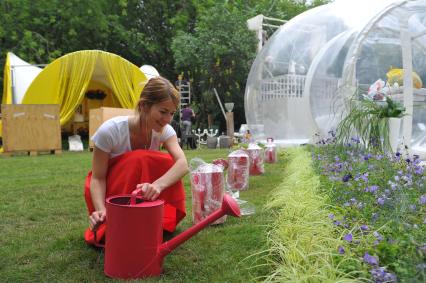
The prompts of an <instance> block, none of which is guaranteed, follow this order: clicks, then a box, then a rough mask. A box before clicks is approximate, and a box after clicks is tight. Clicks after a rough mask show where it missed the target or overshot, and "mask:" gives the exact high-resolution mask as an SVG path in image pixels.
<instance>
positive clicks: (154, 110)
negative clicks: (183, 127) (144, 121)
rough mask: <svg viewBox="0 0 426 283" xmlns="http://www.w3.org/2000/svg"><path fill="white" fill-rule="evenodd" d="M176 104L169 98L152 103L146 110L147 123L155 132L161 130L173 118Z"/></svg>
mask: <svg viewBox="0 0 426 283" xmlns="http://www.w3.org/2000/svg"><path fill="white" fill-rule="evenodd" d="M175 112H176V106H175V104H174V103H173V101H172V100H171V99H169V100H166V101H163V102H160V103H157V104H154V105H152V106H151V108H150V109H149V110H148V125H149V126H150V128H152V129H154V131H156V132H161V130H162V128H163V127H164V126H166V125H167V124H170V122H171V121H172V119H173V115H174V114H175Z"/></svg>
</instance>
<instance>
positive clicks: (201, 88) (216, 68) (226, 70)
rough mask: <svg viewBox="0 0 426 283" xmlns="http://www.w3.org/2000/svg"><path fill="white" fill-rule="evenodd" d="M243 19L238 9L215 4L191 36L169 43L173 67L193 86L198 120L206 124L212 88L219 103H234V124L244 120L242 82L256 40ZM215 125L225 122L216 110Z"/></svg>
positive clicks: (253, 51) (200, 19)
mask: <svg viewBox="0 0 426 283" xmlns="http://www.w3.org/2000/svg"><path fill="white" fill-rule="evenodd" d="M246 19H247V16H246V15H245V14H244V13H243V12H241V11H239V10H238V9H236V8H235V9H234V8H231V9H228V8H227V7H226V6H224V5H223V3H217V4H215V5H214V6H213V7H212V8H209V9H208V10H206V11H205V12H203V14H202V15H201V16H200V18H199V19H198V20H197V23H196V25H195V31H194V33H192V34H190V33H186V32H180V33H179V34H178V35H177V36H176V37H175V38H174V39H173V43H172V50H173V53H174V58H175V67H176V69H177V70H178V72H179V73H181V72H182V73H184V74H185V76H186V77H187V79H189V80H190V81H192V82H193V89H194V90H195V97H194V100H195V101H196V103H198V104H199V107H200V108H201V110H202V111H199V115H198V119H201V121H205V122H204V125H205V123H206V122H207V114H208V112H211V108H212V107H213V106H214V105H211V103H214V104H215V105H216V103H215V101H216V100H215V98H213V99H211V97H208V96H212V95H214V94H213V92H212V90H213V88H216V90H217V91H218V93H219V94H220V97H221V100H222V102H231V101H232V102H234V103H235V108H234V109H235V113H236V115H235V120H236V121H237V123H239V124H240V123H241V122H242V121H243V120H244V115H243V113H244V89H245V80H246V78H247V74H248V71H249V69H250V66H251V63H252V61H253V59H254V57H255V50H256V38H255V36H254V34H253V33H252V32H250V31H249V30H248V29H247V27H246ZM215 109H216V110H215V111H214V113H212V114H215V122H216V123H217V124H220V126H221V129H222V130H223V129H224V126H225V121H224V119H223V117H222V114H221V112H220V108H219V106H216V108H215Z"/></svg>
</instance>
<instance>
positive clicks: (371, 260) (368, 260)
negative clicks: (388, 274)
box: [363, 252, 379, 265]
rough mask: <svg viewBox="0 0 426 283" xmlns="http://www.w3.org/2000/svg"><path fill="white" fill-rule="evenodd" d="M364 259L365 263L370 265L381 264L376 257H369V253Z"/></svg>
mask: <svg viewBox="0 0 426 283" xmlns="http://www.w3.org/2000/svg"><path fill="white" fill-rule="evenodd" d="M363 259H364V262H365V263H368V264H370V265H377V264H379V260H378V259H377V258H376V257H374V256H372V255H369V254H368V252H365V254H364V258H363Z"/></svg>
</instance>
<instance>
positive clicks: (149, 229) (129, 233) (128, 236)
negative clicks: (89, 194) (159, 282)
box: [104, 189, 240, 279]
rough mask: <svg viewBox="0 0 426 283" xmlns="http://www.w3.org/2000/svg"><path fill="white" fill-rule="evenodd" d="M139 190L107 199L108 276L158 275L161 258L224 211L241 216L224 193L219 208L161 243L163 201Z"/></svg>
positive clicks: (235, 205)
mask: <svg viewBox="0 0 426 283" xmlns="http://www.w3.org/2000/svg"><path fill="white" fill-rule="evenodd" d="M141 193H142V190H141V189H137V190H134V191H133V192H132V194H131V195H116V196H112V197H109V198H107V200H106V214H107V219H108V225H107V231H106V245H105V265H104V272H105V274H106V275H107V276H109V277H113V278H121V279H135V278H143V277H149V276H159V275H160V274H161V272H162V270H163V268H162V265H163V258H164V257H165V256H166V255H168V254H169V253H170V252H171V251H173V250H174V249H175V248H176V247H177V246H179V245H180V244H182V243H184V242H185V241H186V240H188V239H189V238H190V237H192V236H194V235H195V234H196V233H198V232H199V231H200V230H201V229H203V228H204V227H206V226H207V225H209V224H210V223H212V222H214V221H215V220H217V219H219V218H220V217H222V216H224V215H225V214H228V215H232V216H236V217H239V216H240V208H239V206H238V204H237V203H236V202H235V200H234V199H233V198H232V197H231V196H229V195H228V194H225V195H224V197H223V202H222V207H221V208H220V209H218V210H216V211H215V212H213V213H212V214H210V215H209V216H208V217H207V218H205V219H204V220H203V221H201V222H199V223H197V224H196V225H194V226H192V227H190V228H189V229H188V230H186V231H184V232H182V233H181V234H179V235H177V236H176V237H174V238H173V239H171V240H169V241H167V242H164V243H163V228H162V219H163V206H164V201H162V200H155V201H145V200H143V199H142V197H141V196H139V195H140V194H141Z"/></svg>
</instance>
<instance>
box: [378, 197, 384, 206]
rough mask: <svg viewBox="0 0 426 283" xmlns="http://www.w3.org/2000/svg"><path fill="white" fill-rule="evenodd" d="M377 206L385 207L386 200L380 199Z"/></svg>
mask: <svg viewBox="0 0 426 283" xmlns="http://www.w3.org/2000/svg"><path fill="white" fill-rule="evenodd" d="M377 204H379V205H384V204H385V199H384V198H378V199H377Z"/></svg>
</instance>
